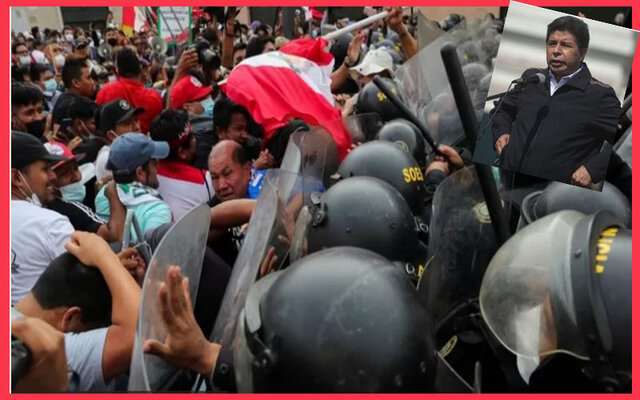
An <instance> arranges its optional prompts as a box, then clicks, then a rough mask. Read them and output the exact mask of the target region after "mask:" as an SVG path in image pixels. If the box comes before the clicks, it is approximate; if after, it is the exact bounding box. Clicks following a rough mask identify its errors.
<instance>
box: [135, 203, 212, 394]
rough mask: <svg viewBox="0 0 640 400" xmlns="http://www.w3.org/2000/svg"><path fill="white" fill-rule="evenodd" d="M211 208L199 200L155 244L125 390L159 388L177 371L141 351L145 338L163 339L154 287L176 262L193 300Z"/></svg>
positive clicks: (141, 302) (163, 278)
mask: <svg viewBox="0 0 640 400" xmlns="http://www.w3.org/2000/svg"><path fill="white" fill-rule="evenodd" d="M210 215H211V211H210V208H209V207H208V206H207V205H206V204H202V205H200V206H198V207H196V208H194V209H193V210H191V211H189V212H188V213H187V214H185V215H184V216H183V217H182V218H180V220H179V221H178V222H176V223H175V224H174V225H173V226H172V227H171V229H169V230H168V231H167V233H166V234H165V236H164V237H163V238H162V240H161V241H160V243H159V244H158V246H157V247H156V250H155V252H154V253H153V256H152V257H151V262H150V263H149V266H148V268H147V272H146V275H145V277H144V283H143V286H142V296H141V301H140V308H139V315H138V331H137V333H136V340H135V344H134V347H133V355H132V357H131V368H130V375H129V387H128V390H129V391H152V392H157V391H163V390H167V389H168V388H167V387H166V383H167V382H168V381H169V380H170V378H171V377H172V376H173V375H174V374H175V373H176V372H177V371H178V369H176V368H175V367H173V366H171V365H170V364H168V363H166V362H165V361H163V360H162V359H161V358H159V357H157V356H154V355H150V354H145V353H143V352H142V345H143V343H144V341H145V340H147V339H156V340H159V341H161V342H164V340H165V338H166V335H167V331H166V326H165V324H164V321H163V320H162V316H161V312H160V304H159V303H158V288H159V287H160V284H161V283H162V282H166V279H167V270H168V268H169V266H172V265H177V266H180V268H181V271H182V275H183V276H185V277H188V278H189V293H190V295H191V299H192V301H195V299H196V295H197V290H198V284H199V282H200V272H201V270H202V260H203V258H204V251H205V246H206V243H207V237H208V235H209V223H210V220H211V216H210Z"/></svg>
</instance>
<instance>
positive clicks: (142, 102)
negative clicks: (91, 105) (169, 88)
mask: <svg viewBox="0 0 640 400" xmlns="http://www.w3.org/2000/svg"><path fill="white" fill-rule="evenodd" d="M116 66H117V73H118V80H117V81H116V82H111V83H108V84H106V85H105V86H104V87H103V88H102V89H100V92H98V96H97V97H96V103H98V105H101V104H104V103H108V102H110V101H112V100H116V99H125V100H126V101H127V102H128V103H129V104H130V105H131V106H133V107H135V108H138V107H142V108H144V112H142V113H141V114H140V115H139V116H138V120H139V121H140V130H141V131H142V133H147V132H149V127H150V125H151V121H152V120H153V118H155V117H156V116H157V115H158V114H160V111H162V109H163V106H162V98H161V97H160V94H159V93H158V92H157V91H156V90H153V89H148V88H145V87H144V84H143V83H142V70H141V68H140V63H139V62H138V56H137V55H136V53H135V50H133V49H131V48H126V47H125V48H122V49H121V50H120V51H118V52H117V53H116Z"/></svg>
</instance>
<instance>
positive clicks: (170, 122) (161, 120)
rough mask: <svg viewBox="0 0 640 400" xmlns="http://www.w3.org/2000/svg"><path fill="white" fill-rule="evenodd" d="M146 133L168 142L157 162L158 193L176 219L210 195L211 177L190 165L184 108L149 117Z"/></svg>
mask: <svg viewBox="0 0 640 400" xmlns="http://www.w3.org/2000/svg"><path fill="white" fill-rule="evenodd" d="M185 79H188V78H185ZM175 99H176V97H175V96H174V97H172V101H174V100H175ZM150 135H151V138H152V139H153V140H155V141H161V142H167V143H169V156H168V157H167V158H166V159H164V160H161V161H160V162H159V165H158V183H159V185H160V186H159V188H158V192H159V193H160V195H161V196H162V199H163V200H164V201H165V202H166V203H167V204H169V207H171V212H172V213H173V218H174V219H175V220H178V219H179V218H180V217H182V216H183V215H184V214H185V213H186V212H187V211H189V210H191V209H192V208H194V207H196V206H197V205H199V204H203V203H207V202H208V201H209V200H210V199H211V198H212V197H213V195H214V192H213V186H212V184H211V177H210V175H209V172H208V171H207V170H203V169H199V168H196V167H194V166H193V164H194V162H195V158H196V137H195V135H194V134H193V132H192V130H191V123H190V122H189V118H188V115H187V112H186V111H178V110H173V109H168V110H164V111H163V112H162V113H160V115H159V116H157V117H156V118H155V119H154V120H153V123H152V124H151V131H150Z"/></svg>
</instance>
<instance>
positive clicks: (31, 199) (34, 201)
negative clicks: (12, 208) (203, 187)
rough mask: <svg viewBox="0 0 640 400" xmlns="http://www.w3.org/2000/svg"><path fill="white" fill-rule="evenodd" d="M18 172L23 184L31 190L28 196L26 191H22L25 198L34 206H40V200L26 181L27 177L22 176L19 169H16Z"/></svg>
mask: <svg viewBox="0 0 640 400" xmlns="http://www.w3.org/2000/svg"><path fill="white" fill-rule="evenodd" d="M18 172H19V173H20V177H21V178H22V181H23V182H24V184H25V185H27V187H28V188H29V191H30V192H31V195H30V196H29V195H27V194H26V193H23V194H24V195H25V196H26V197H27V198H26V199H25V200H26V201H28V202H29V203H31V204H33V205H34V206H36V207H42V202H41V201H40V199H39V198H38V196H37V195H36V194H35V193H34V192H33V190H32V189H31V186H30V185H29V182H27V179H26V178H25V177H24V175H22V172H20V171H18Z"/></svg>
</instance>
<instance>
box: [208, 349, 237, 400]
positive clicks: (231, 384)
mask: <svg viewBox="0 0 640 400" xmlns="http://www.w3.org/2000/svg"><path fill="white" fill-rule="evenodd" d="M210 383H211V386H212V387H215V388H218V389H220V390H224V391H225V392H231V393H235V392H237V389H236V379H235V374H234V371H233V350H232V349H231V348H225V347H222V348H220V354H219V355H218V359H217V360H216V365H215V367H214V369H213V374H212V375H211V378H210Z"/></svg>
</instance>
